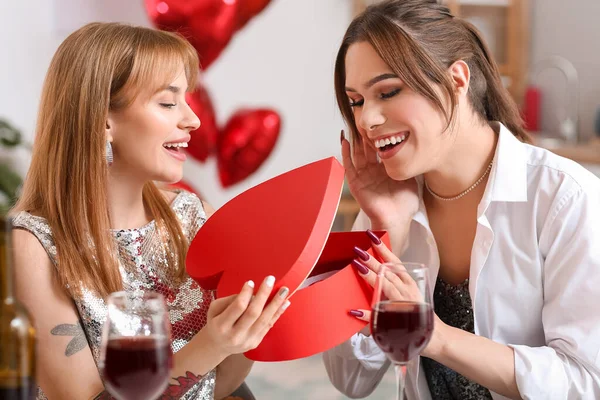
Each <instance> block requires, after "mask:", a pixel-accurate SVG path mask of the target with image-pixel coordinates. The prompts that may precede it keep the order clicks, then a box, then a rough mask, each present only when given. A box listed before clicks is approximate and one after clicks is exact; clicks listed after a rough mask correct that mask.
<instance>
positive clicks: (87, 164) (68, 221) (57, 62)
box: [15, 23, 198, 296]
mask: <svg viewBox="0 0 600 400" xmlns="http://www.w3.org/2000/svg"><path fill="white" fill-rule="evenodd" d="M182 62H183V64H184V67H185V73H186V77H187V80H188V84H189V86H190V88H191V87H193V84H194V83H195V81H196V75H197V73H198V56H197V54H196V52H195V50H194V48H193V47H192V46H191V45H190V44H189V43H188V42H187V41H186V40H184V39H183V38H181V37H179V36H177V35H176V34H172V33H168V32H162V31H157V30H154V29H148V28H143V27H134V26H129V25H124V24H118V23H92V24H88V25H86V26H84V27H82V28H80V29H79V30H77V31H76V32H74V33H72V34H71V35H70V36H69V37H68V38H67V39H65V41H64V42H63V43H62V44H61V45H60V47H59V48H58V50H57V51H56V54H55V55H54V57H53V59H52V62H51V64H50V67H49V69H48V73H47V75H46V80H45V82H44V88H43V91H42V97H41V102H40V110H39V115H38V121H37V129H36V137H35V143H34V148H33V157H32V161H31V166H30V168H29V172H28V174H27V178H26V180H25V184H24V187H23V193H22V195H21V198H20V200H19V202H18V203H17V205H16V207H15V211H20V210H25V211H29V212H33V213H36V214H39V215H40V216H43V217H44V218H46V219H47V221H48V223H49V225H50V227H51V229H52V235H53V238H54V242H55V245H56V250H57V255H58V260H59V262H58V268H57V274H56V276H57V279H58V282H59V284H61V285H62V286H63V287H67V288H68V290H69V292H70V293H71V295H73V296H77V295H80V294H81V288H82V287H85V288H86V289H88V290H92V291H94V292H96V293H98V294H99V295H102V296H106V295H107V294H109V293H111V292H114V291H118V290H122V286H123V284H122V280H121V275H120V272H119V268H118V261H117V258H116V249H115V244H114V242H113V238H112V236H111V234H110V216H109V211H108V199H107V182H108V167H107V163H106V158H105V151H106V150H105V146H106V133H105V132H106V131H105V127H106V121H107V118H108V112H109V110H114V111H117V110H120V109H123V108H126V107H127V106H128V105H130V104H131V103H132V102H133V101H134V99H135V97H136V96H138V95H139V94H140V92H142V90H147V89H148V88H154V87H156V89H157V90H159V89H161V86H162V87H164V86H166V85H167V84H168V83H169V82H170V80H171V79H173V78H174V77H175V75H176V73H177V70H178V68H179V67H180V65H181V63H182ZM157 72H158V73H157ZM160 72H164V73H162V74H161V73H160ZM143 201H144V204H145V206H146V207H147V208H148V210H149V212H150V213H151V215H152V217H153V218H154V219H155V222H156V224H157V228H159V232H166V233H167V234H168V235H169V238H170V241H169V243H168V245H169V247H170V249H169V250H168V251H166V254H167V256H168V257H169V264H170V265H174V263H173V262H174V261H177V262H178V263H177V265H178V270H177V271H174V277H175V279H176V280H180V279H182V278H183V277H184V276H185V262H184V260H185V255H186V252H187V242H186V239H185V236H184V235H183V232H182V229H181V226H180V225H179V222H178V220H177V217H176V216H175V213H174V212H173V210H172V209H171V208H170V206H169V204H168V203H167V201H166V199H165V198H164V196H163V195H162V194H161V192H160V190H159V189H158V188H157V187H156V185H155V184H154V183H152V182H149V183H147V184H146V185H145V187H144V189H143ZM166 245H167V244H166V243H165V246H166Z"/></svg>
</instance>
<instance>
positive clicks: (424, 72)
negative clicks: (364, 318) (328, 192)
mask: <svg viewBox="0 0 600 400" xmlns="http://www.w3.org/2000/svg"><path fill="white" fill-rule="evenodd" d="M357 42H368V43H369V44H371V46H373V48H374V49H375V51H376V52H377V54H378V55H379V56H380V57H381V58H382V59H383V61H384V62H386V63H387V65H389V66H390V68H391V69H392V71H393V72H394V73H395V74H396V75H397V76H398V77H399V78H400V79H402V80H403V81H404V83H405V84H406V85H407V86H408V87H409V88H410V89H412V90H414V91H415V92H417V93H419V94H421V95H423V96H424V97H425V98H427V99H428V100H429V101H431V102H432V103H433V104H434V105H435V106H436V107H437V108H438V109H439V110H440V111H441V112H442V113H444V115H445V117H446V121H447V123H448V126H450V124H451V123H452V121H453V120H454V116H455V111H456V106H457V100H456V96H455V90H454V84H453V82H452V80H451V78H450V75H449V74H448V68H449V67H450V66H451V65H452V64H453V63H454V62H455V61H457V60H463V61H465V62H466V63H467V65H468V66H469V70H470V72H471V79H470V85H469V94H468V96H469V101H470V103H471V105H472V107H473V109H474V111H475V113H476V115H477V116H479V118H480V119H481V120H482V121H500V122H502V123H503V124H504V125H506V127H507V128H508V129H509V130H510V131H511V132H512V133H513V134H514V135H515V136H516V137H517V138H519V139H520V140H522V141H524V142H529V136H528V135H527V133H526V132H525V130H524V128H523V122H522V119H521V116H520V114H519V110H518V108H517V105H516V103H515V102H514V100H513V99H512V98H511V97H510V94H509V93H508V91H507V90H506V89H505V88H504V87H503V85H502V81H501V79H500V72H499V70H498V67H497V65H496V63H495V62H494V60H493V58H492V56H491V53H490V51H489V49H488V47H487V45H486V44H485V42H484V41H483V39H482V38H481V34H480V33H479V32H478V31H477V29H476V28H475V27H474V26H473V25H472V24H471V23H469V22H467V21H465V20H462V19H460V18H456V17H454V16H453V15H452V14H451V13H450V10H449V9H448V8H447V7H445V6H443V5H441V4H438V3H437V1H435V0H387V1H383V2H381V3H377V4H374V5H371V6H369V7H368V8H367V9H366V10H365V11H364V12H363V13H362V14H360V15H359V16H357V17H356V18H355V19H354V20H353V21H352V23H351V24H350V26H349V27H348V29H347V31H346V34H345V35H344V39H343V41H342V44H341V46H340V49H339V51H338V54H337V58H336V63H335V77H334V80H335V91H336V97H337V102H338V106H339V108H340V111H341V112H342V116H343V117H344V119H345V120H346V123H347V124H348V126H349V127H350V130H351V132H352V137H353V138H354V139H355V140H360V136H359V134H358V132H357V130H356V123H355V121H354V115H353V113H352V109H351V107H350V104H349V101H348V96H347V95H346V91H345V86H346V66H345V58H346V53H347V51H348V48H349V47H350V46H351V45H352V44H353V43H357ZM433 85H439V86H440V87H441V88H442V89H443V90H444V92H445V94H446V95H447V98H448V99H449V101H450V112H448V110H446V109H445V108H444V105H443V102H442V100H441V99H439V98H438V96H437V95H436V93H435V91H434V88H433Z"/></svg>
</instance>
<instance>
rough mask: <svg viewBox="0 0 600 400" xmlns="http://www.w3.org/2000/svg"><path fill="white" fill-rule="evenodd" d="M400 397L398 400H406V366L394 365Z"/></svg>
mask: <svg viewBox="0 0 600 400" xmlns="http://www.w3.org/2000/svg"><path fill="white" fill-rule="evenodd" d="M394 370H395V371H396V384H397V386H396V387H397V389H398V391H397V393H398V396H397V397H396V400H404V384H405V382H406V364H394Z"/></svg>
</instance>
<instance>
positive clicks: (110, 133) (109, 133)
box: [105, 115, 114, 143]
mask: <svg viewBox="0 0 600 400" xmlns="http://www.w3.org/2000/svg"><path fill="white" fill-rule="evenodd" d="M113 126H114V125H113V121H112V119H111V117H110V115H109V116H108V118H107V119H106V128H105V133H106V140H108V141H109V142H111V143H112V141H113V140H114V137H113Z"/></svg>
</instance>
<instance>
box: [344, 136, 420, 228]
mask: <svg viewBox="0 0 600 400" xmlns="http://www.w3.org/2000/svg"><path fill="white" fill-rule="evenodd" d="M340 139H341V142H342V160H343V164H344V169H345V170H346V178H347V180H348V186H349V188H350V192H352V196H354V198H355V199H356V201H357V202H358V204H359V205H360V208H361V209H362V210H363V211H364V212H365V213H366V214H367V216H368V217H369V219H370V220H371V223H372V226H373V228H374V229H377V230H390V229H391V228H393V227H394V225H396V224H398V223H405V222H406V221H409V220H410V219H412V217H413V215H414V214H415V213H416V212H417V211H418V209H419V196H418V190H417V182H416V181H415V179H414V178H412V179H409V180H407V181H395V180H393V179H391V178H390V177H389V176H388V174H387V172H386V170H385V167H384V165H383V164H382V163H379V162H378V161H377V153H376V152H375V149H374V148H373V147H372V146H371V145H370V143H367V142H366V141H365V140H364V139H363V140H360V141H357V142H356V143H355V144H354V148H353V149H352V150H351V149H350V142H348V140H346V139H345V138H344V131H342V133H341V138H340ZM351 153H352V156H350V154H351Z"/></svg>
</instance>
